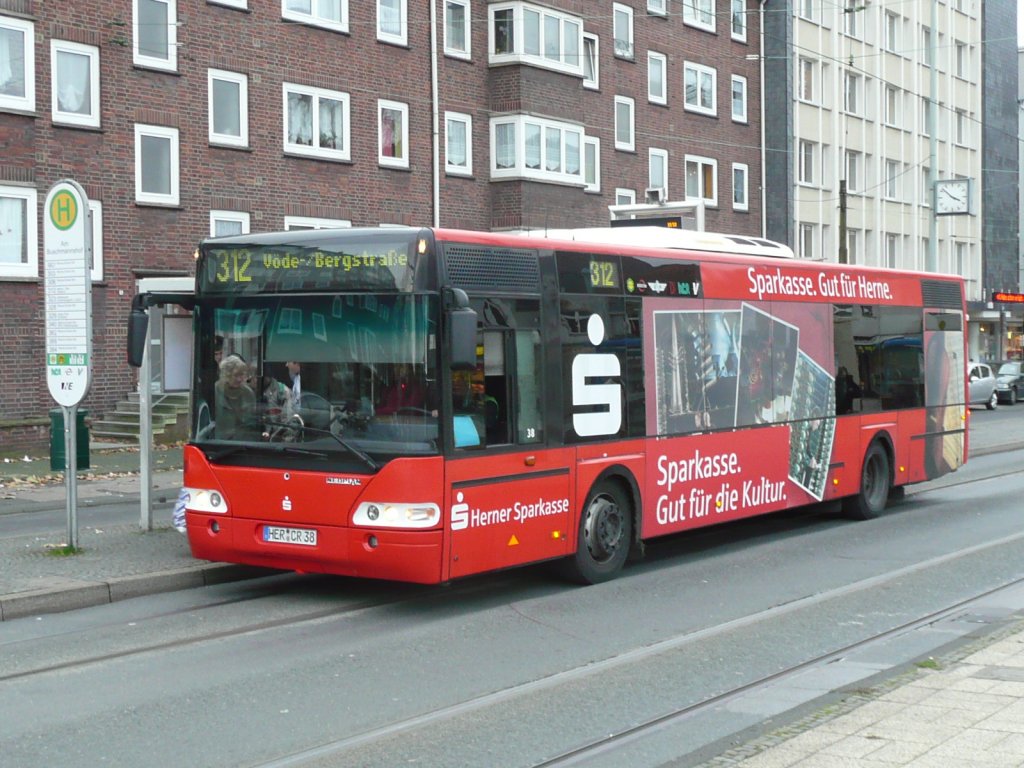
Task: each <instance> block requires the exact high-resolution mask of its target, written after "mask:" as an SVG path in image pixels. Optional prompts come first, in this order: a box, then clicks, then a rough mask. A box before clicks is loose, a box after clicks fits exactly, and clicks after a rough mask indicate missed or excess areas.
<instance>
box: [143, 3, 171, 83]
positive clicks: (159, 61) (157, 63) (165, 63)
mask: <svg viewBox="0 0 1024 768" xmlns="http://www.w3.org/2000/svg"><path fill="white" fill-rule="evenodd" d="M139 2H140V0H132V62H133V63H134V64H135V65H136V66H139V67H146V68H148V69H160V70H164V71H166V72H177V71H178V0H146V2H151V3H158V4H161V5H165V6H167V41H166V42H167V58H165V59H164V58H160V57H157V56H150V55H149V54H146V53H143V52H142V51H141V50H140V48H139V44H140V42H141V40H140V36H139V32H140V26H139Z"/></svg>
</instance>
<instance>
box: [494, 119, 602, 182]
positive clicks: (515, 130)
mask: <svg viewBox="0 0 1024 768" xmlns="http://www.w3.org/2000/svg"><path fill="white" fill-rule="evenodd" d="M491 149H492V152H491V155H492V157H493V161H492V165H491V177H492V178H528V179H535V180H537V181H554V182H561V183H572V184H577V185H579V186H583V183H584V182H583V159H582V152H583V129H582V127H580V126H578V125H574V124H572V123H564V122H561V121H557V120H547V119H544V118H537V117H532V116H526V115H516V116H511V117H509V116H506V117H500V118H493V119H492V120H491Z"/></svg>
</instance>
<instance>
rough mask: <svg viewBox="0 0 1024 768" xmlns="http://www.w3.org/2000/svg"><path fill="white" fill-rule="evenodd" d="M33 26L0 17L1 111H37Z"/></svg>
mask: <svg viewBox="0 0 1024 768" xmlns="http://www.w3.org/2000/svg"><path fill="white" fill-rule="evenodd" d="M35 39H36V38H35V25H33V24H32V23H31V22H29V21H23V20H21V19H12V18H9V17H7V16H0V109H14V110H19V111H25V112H31V111H33V110H34V109H35V108H36V93H35V67H31V66H28V65H27V62H31V61H35Z"/></svg>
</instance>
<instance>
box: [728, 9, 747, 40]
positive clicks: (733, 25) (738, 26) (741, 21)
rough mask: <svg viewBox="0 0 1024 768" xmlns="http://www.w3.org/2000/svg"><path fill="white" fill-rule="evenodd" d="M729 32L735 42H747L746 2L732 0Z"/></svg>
mask: <svg viewBox="0 0 1024 768" xmlns="http://www.w3.org/2000/svg"><path fill="white" fill-rule="evenodd" d="M730 2H731V10H732V13H731V14H730V15H729V31H730V34H731V35H732V39H733V40H738V41H739V42H741V43H745V42H747V4H746V3H745V2H744V0H730Z"/></svg>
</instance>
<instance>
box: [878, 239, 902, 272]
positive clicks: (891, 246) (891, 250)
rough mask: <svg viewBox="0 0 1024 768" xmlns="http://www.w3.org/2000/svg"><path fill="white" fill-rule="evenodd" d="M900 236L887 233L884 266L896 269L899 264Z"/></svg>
mask: <svg viewBox="0 0 1024 768" xmlns="http://www.w3.org/2000/svg"><path fill="white" fill-rule="evenodd" d="M899 244H900V236H899V235H898V234H897V233H895V232H886V233H885V253H884V255H885V264H883V265H882V266H884V267H888V268H889V269H896V264H897V262H898V253H899Z"/></svg>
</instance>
